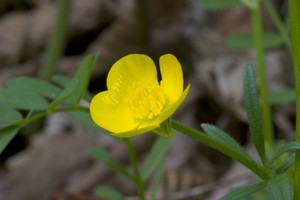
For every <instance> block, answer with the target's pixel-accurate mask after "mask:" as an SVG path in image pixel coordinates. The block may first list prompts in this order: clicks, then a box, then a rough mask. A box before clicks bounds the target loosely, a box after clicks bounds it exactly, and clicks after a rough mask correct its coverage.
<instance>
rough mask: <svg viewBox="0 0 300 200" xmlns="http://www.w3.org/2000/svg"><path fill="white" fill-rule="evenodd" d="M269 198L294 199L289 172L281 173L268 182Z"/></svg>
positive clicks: (277, 199) (278, 199)
mask: <svg viewBox="0 0 300 200" xmlns="http://www.w3.org/2000/svg"><path fill="white" fill-rule="evenodd" d="M267 196H268V199H274V200H292V199H293V197H292V196H293V195H292V183H291V180H290V179H289V177H288V175H287V174H285V173H284V174H280V175H277V176H275V177H273V178H272V179H271V180H270V181H269V182H268V188H267Z"/></svg>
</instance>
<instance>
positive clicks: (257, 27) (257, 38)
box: [251, 6, 274, 144]
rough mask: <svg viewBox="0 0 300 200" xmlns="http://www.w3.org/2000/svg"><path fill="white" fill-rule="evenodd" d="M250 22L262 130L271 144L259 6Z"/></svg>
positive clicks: (271, 127) (271, 136) (271, 130)
mask: <svg viewBox="0 0 300 200" xmlns="http://www.w3.org/2000/svg"><path fill="white" fill-rule="evenodd" d="M251 20H252V28H253V35H254V44H255V52H256V61H257V74H258V81H259V86H258V87H259V92H260V101H261V107H262V119H263V129H264V133H265V135H264V136H265V140H266V142H268V143H270V144H273V142H274V131H273V125H272V117H271V110H270V105H269V100H268V91H267V78H266V67H265V60H264V46H263V31H262V24H261V13H260V9H259V6H257V8H254V9H251Z"/></svg>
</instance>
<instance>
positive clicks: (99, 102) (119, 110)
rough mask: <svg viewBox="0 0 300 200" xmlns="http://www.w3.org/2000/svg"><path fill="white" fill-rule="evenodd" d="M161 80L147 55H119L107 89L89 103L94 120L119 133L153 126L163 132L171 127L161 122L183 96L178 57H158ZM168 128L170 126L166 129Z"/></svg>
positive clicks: (127, 134) (138, 131)
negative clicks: (119, 57)
mask: <svg viewBox="0 0 300 200" xmlns="http://www.w3.org/2000/svg"><path fill="white" fill-rule="evenodd" d="M160 69H161V74H162V81H161V83H160V85H159V83H158V80H157V72H156V67H155V64H154V62H153V61H152V59H151V58H150V57H148V56H146V55H140V54H131V55H128V56H125V57H123V58H121V59H120V60H119V61H117V62H116V63H115V64H114V65H113V66H112V68H111V70H110V72H109V74H108V77H107V88H108V90H107V91H104V92H100V93H99V94H97V95H96V96H95V97H94V98H93V100H92V102H91V105H90V112H91V116H92V118H93V120H94V121H95V123H96V124H97V125H99V126H101V127H102V128H104V129H106V130H108V131H110V132H112V133H113V135H114V136H118V137H132V136H135V135H139V134H143V133H145V132H148V131H151V130H154V132H158V133H159V134H162V135H164V136H166V135H167V136H168V137H169V136H170V135H171V134H172V131H171V129H170V127H169V126H165V125H166V124H164V123H165V122H166V120H167V119H168V118H170V117H171V115H172V114H173V113H174V112H175V111H176V109H177V108H178V107H179V106H180V104H181V103H182V102H183V101H184V99H185V98H186V96H187V94H188V92H189V88H190V86H188V87H187V88H186V89H185V90H184V92H183V75H182V69H181V66H180V64H179V62H178V60H177V59H176V58H175V57H174V56H173V55H171V54H167V55H164V56H162V57H161V58H160ZM168 129H170V130H168Z"/></svg>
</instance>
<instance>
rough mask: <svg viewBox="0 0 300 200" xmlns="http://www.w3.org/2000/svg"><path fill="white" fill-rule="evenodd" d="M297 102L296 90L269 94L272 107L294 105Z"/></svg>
mask: <svg viewBox="0 0 300 200" xmlns="http://www.w3.org/2000/svg"><path fill="white" fill-rule="evenodd" d="M295 101H296V91H295V89H284V90H278V91H272V92H269V103H270V104H272V105H279V104H286V103H292V102H295Z"/></svg>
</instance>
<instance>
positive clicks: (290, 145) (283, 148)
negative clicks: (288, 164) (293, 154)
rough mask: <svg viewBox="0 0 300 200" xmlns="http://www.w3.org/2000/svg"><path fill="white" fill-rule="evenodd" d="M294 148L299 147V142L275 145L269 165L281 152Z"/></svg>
mask: <svg viewBox="0 0 300 200" xmlns="http://www.w3.org/2000/svg"><path fill="white" fill-rule="evenodd" d="M296 149H300V142H290V143H287V144H284V145H281V146H279V147H277V148H276V152H275V154H274V156H273V157H272V158H271V160H270V161H269V165H270V166H271V165H272V164H273V163H274V162H275V161H276V160H277V159H278V158H279V157H280V156H281V155H282V154H284V153H287V152H289V151H293V150H296Z"/></svg>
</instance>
